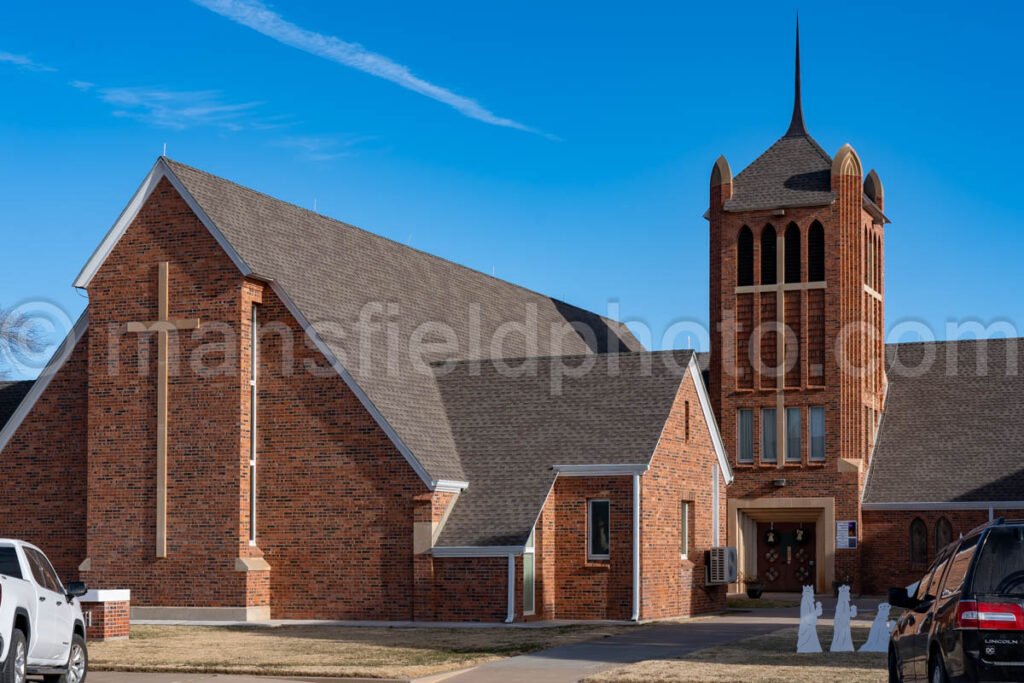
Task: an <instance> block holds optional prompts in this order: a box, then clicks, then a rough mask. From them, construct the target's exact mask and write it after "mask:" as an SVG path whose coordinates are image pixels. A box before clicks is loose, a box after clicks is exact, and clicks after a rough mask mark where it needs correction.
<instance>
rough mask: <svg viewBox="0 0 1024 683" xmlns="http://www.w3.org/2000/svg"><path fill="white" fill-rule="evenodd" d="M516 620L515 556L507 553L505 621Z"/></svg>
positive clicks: (508, 622)
mask: <svg viewBox="0 0 1024 683" xmlns="http://www.w3.org/2000/svg"><path fill="white" fill-rule="evenodd" d="M515 620H516V556H515V555H513V554H512V553H509V556H508V616H506V617H505V623H506V624H511V623H512V622H513V621H515Z"/></svg>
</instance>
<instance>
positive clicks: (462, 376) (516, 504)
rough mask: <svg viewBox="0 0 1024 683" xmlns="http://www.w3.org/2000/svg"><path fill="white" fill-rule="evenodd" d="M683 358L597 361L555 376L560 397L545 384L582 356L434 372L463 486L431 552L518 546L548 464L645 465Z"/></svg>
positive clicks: (551, 475) (664, 354)
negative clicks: (512, 371)
mask: <svg viewBox="0 0 1024 683" xmlns="http://www.w3.org/2000/svg"><path fill="white" fill-rule="evenodd" d="M691 354H692V352H690V351H661V352H654V353H648V352H643V353H624V354H604V355H601V356H596V357H593V359H594V365H593V367H592V368H591V369H590V370H589V371H588V372H586V373H581V376H579V377H562V379H561V387H562V390H561V393H556V392H554V391H553V390H552V387H553V378H557V377H558V371H559V370H560V369H562V368H565V367H572V366H575V365H576V364H578V363H579V361H580V360H582V357H577V358H573V359H569V358H553V359H552V358H545V359H531V361H530V362H531V363H533V365H532V366H528V367H530V368H531V369H532V370H531V371H530V372H524V373H522V374H521V376H508V374H507V373H502V372H500V371H499V369H498V368H497V367H496V366H495V364H493V363H489V362H484V363H482V364H480V363H449V364H445V365H442V366H440V367H439V368H438V371H439V376H438V379H437V384H438V386H439V387H440V391H441V396H442V399H443V401H444V406H445V410H446V412H447V415H448V420H449V423H450V424H451V426H452V433H453V435H454V438H455V443H456V447H457V448H458V452H459V456H460V458H461V460H462V463H463V466H464V467H465V469H466V472H467V474H468V475H469V480H470V482H471V483H470V486H469V488H468V489H467V490H466V491H464V492H463V493H461V494H460V496H459V499H458V501H457V502H456V503H455V506H454V507H453V509H452V511H451V514H450V515H449V517H448V520H447V522H446V523H445V525H444V528H443V530H442V531H441V535H440V537H439V538H438V542H437V545H439V546H495V545H497V546H502V545H521V544H523V543H524V542H525V541H526V539H527V537H528V536H529V534H530V529H531V528H532V527H533V525H534V523H535V522H536V520H537V516H538V515H539V514H540V511H541V508H542V506H543V505H544V501H545V499H546V497H547V495H548V491H549V490H550V488H551V484H552V482H554V480H555V472H554V471H553V470H552V469H551V468H552V466H554V465H583V464H602V465H604V464H645V463H648V462H649V461H650V459H651V456H652V455H653V454H654V449H655V446H656V445H657V443H658V438H659V437H660V435H661V431H662V428H663V427H664V425H665V421H666V419H667V418H668V415H669V411H670V409H671V407H672V402H673V400H674V398H675V396H676V394H677V392H678V389H679V386H680V383H681V381H682V379H683V377H684V376H685V373H686V368H687V365H688V363H689V361H690V357H691ZM563 364H564V365H563ZM613 368H617V370H613Z"/></svg>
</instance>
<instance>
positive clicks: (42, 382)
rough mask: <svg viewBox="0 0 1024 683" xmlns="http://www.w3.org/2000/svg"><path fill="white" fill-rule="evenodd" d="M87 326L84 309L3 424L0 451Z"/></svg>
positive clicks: (0, 431)
mask: <svg viewBox="0 0 1024 683" xmlns="http://www.w3.org/2000/svg"><path fill="white" fill-rule="evenodd" d="M88 327H89V313H88V310H86V311H84V312H83V313H82V315H81V316H79V318H78V320H77V321H76V322H75V324H74V325H73V326H72V327H71V329H70V330H69V331H68V336H67V337H65V338H64V341H62V342H61V344H60V346H58V347H57V350H56V351H55V352H54V354H53V357H52V358H50V361H49V362H48V363H47V364H46V367H45V368H43V371H42V372H41V373H39V377H38V378H36V381H35V384H33V385H32V388H31V389H29V390H28V393H27V394H26V395H25V398H23V399H22V400H21V403H20V404H18V407H17V409H16V410H15V411H14V414H13V415H11V419H9V420H8V421H7V424H6V425H4V428H3V430H0V452H3V450H4V448H5V447H6V446H7V443H8V442H9V441H10V440H11V438H12V437H13V436H14V433H15V432H16V431H18V427H20V426H21V423H22V422H23V421H24V420H25V418H26V417H28V414H29V413H31V412H32V407H33V406H34V405H35V404H36V401H38V400H39V397H40V396H42V395H43V392H44V391H46V387H48V386H49V385H50V380H52V379H53V377H54V375H56V374H57V373H58V372H59V371H60V369H61V368H62V367H63V366H64V363H65V361H67V359H68V358H69V357H70V356H71V352H72V351H74V350H75V346H76V345H77V344H78V340H79V339H81V338H82V335H83V334H85V331H86V329H88Z"/></svg>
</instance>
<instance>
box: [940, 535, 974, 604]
mask: <svg viewBox="0 0 1024 683" xmlns="http://www.w3.org/2000/svg"><path fill="white" fill-rule="evenodd" d="M978 538H979V537H978V536H975V537H973V538H970V539H967V540H966V541H964V544H963V545H962V546H960V548H959V549H958V550H957V551H956V555H954V556H953V559H952V560H950V562H949V573H947V574H946V585H945V586H944V587H943V589H942V596H941V597H943V598H948V597H949V596H951V595H953V594H955V593H959V592H960V589H961V588H963V583H964V578H965V577H966V576H967V570H968V569H969V568H970V566H971V559H973V558H974V551H975V550H976V549H977V548H978Z"/></svg>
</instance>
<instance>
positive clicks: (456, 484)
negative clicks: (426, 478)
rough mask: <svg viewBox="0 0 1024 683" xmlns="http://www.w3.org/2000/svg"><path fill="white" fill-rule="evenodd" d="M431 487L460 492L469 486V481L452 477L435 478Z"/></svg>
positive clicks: (438, 489) (437, 489)
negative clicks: (455, 479)
mask: <svg viewBox="0 0 1024 683" xmlns="http://www.w3.org/2000/svg"><path fill="white" fill-rule="evenodd" d="M432 488H433V490H434V491H442V492H445V493H460V492H462V491H465V490H466V489H468V488H469V482H468V481H454V480H452V479H435V480H434V485H433V487H432Z"/></svg>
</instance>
